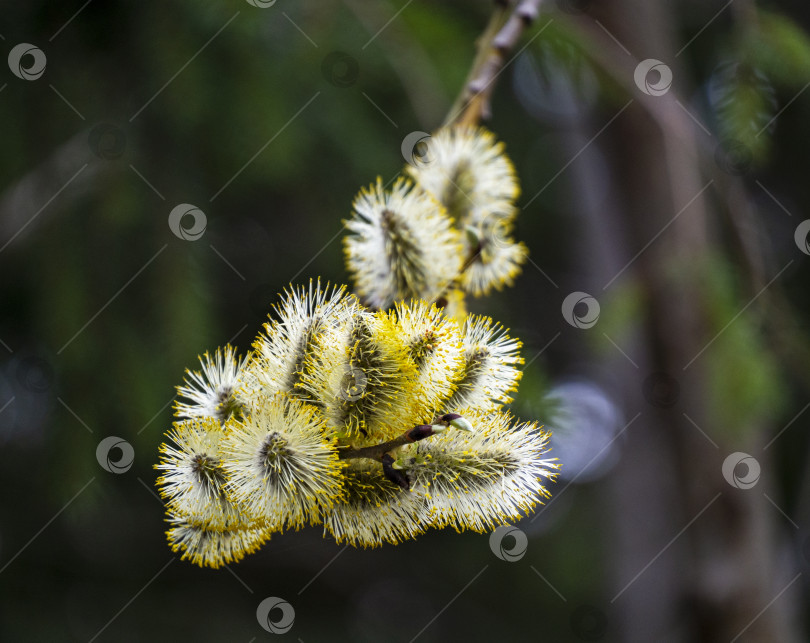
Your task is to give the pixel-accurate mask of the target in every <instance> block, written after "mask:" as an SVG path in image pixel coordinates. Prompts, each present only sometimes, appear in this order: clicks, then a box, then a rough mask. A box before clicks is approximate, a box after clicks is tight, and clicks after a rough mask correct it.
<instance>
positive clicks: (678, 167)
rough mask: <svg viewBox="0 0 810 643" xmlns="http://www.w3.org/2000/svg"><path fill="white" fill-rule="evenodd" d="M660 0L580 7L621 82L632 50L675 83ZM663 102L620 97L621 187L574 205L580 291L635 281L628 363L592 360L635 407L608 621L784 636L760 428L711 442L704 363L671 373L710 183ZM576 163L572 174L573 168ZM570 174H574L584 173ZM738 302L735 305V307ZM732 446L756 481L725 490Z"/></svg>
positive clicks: (781, 577)
mask: <svg viewBox="0 0 810 643" xmlns="http://www.w3.org/2000/svg"><path fill="white" fill-rule="evenodd" d="M718 8H719V7H718ZM673 9H674V8H673V7H672V6H671V5H670V4H669V3H666V2H664V1H663V0H654V1H653V0H612V1H611V2H606V3H594V4H593V5H592V11H591V12H590V13H591V15H592V17H593V18H596V19H598V20H599V21H600V22H601V23H602V25H604V27H605V28H606V29H607V30H609V31H610V32H611V33H612V34H613V35H614V36H615V37H616V38H617V39H618V40H619V41H620V42H621V43H622V45H623V46H624V47H626V48H627V49H628V50H629V51H630V52H631V54H632V56H633V57H634V59H633V60H632V62H631V58H630V57H628V59H627V64H628V68H627V73H629V74H630V76H629V77H630V78H632V71H633V66H634V65H635V64H636V62H637V61H640V60H644V59H646V58H657V59H659V60H662V61H664V62H666V63H667V64H668V65H669V66H670V67H671V68H672V71H673V74H674V76H675V83H674V85H673V87H678V88H679V89H683V88H684V87H687V86H688V83H685V82H684V80H683V79H684V76H685V74H684V73H683V72H682V70H681V69H680V68H679V67H678V66H677V62H678V59H677V58H676V55H675V52H676V51H677V50H678V49H679V48H680V45H675V44H674V43H673V36H674V34H673V31H674V28H675V25H676V24H677V23H676V19H675V16H674V15H673V14H672V12H673ZM653 80H654V79H653ZM674 100H675V99H674V97H673V96H664V97H654V96H646V95H644V94H642V93H641V92H640V91H638V92H635V93H634V103H633V104H632V105H631V106H630V107H629V108H628V109H627V111H626V112H625V113H624V114H622V116H621V117H620V118H619V119H618V120H617V121H616V122H615V123H614V124H613V125H612V126H611V129H610V130H608V132H607V133H606V134H605V135H604V137H603V140H601V141H600V143H602V144H603V145H605V148H606V152H607V154H608V158H609V161H610V166H611V169H612V172H613V177H614V180H615V184H616V189H617V190H618V192H619V194H617V195H615V196H616V204H614V206H613V207H611V206H610V204H607V205H606V204H600V206H599V207H593V204H591V207H586V208H585V211H586V212H590V214H589V215H586V216H588V217H589V219H590V220H589V221H588V231H587V232H586V234H585V236H586V237H587V238H586V239H585V240H584V241H583V243H584V244H585V248H584V249H585V250H586V252H587V254H586V257H588V259H587V260H586V261H587V263H588V267H589V269H590V271H591V275H590V278H591V280H592V282H593V284H594V290H595V291H596V292H594V293H593V294H594V295H595V296H597V297H600V296H601V298H602V301H603V302H605V301H608V300H609V299H610V297H611V296H612V295H614V294H615V292H616V290H617V289H619V288H621V287H622V285H626V284H627V283H628V282H629V280H634V281H635V283H636V284H637V285H638V286H639V288H640V292H639V293H638V295H637V296H638V298H639V299H640V300H641V301H642V302H643V303H642V307H641V310H640V315H639V319H638V326H637V327H635V328H634V329H628V334H627V336H625V337H624V338H623V339H624V342H625V343H624V344H623V346H624V347H625V349H626V350H627V351H629V353H630V355H632V356H633V358H634V360H635V361H636V363H637V364H638V368H635V367H634V366H632V365H631V364H630V363H629V362H628V361H627V360H626V359H625V358H624V357H622V356H621V355H619V354H618V352H617V353H616V354H615V359H612V358H611V360H610V362H609V363H608V364H606V366H607V367H608V369H609V370H610V372H611V375H612V376H613V380H612V381H614V382H616V381H620V382H621V384H620V386H621V387H622V391H621V395H622V396H623V402H624V404H625V409H626V411H627V419H628V420H630V419H631V418H632V417H633V416H634V415H635V414H636V412H637V411H641V416H640V417H639V418H638V420H637V421H635V422H633V424H632V425H631V426H630V427H629V428H628V429H627V430H626V434H625V436H624V437H626V438H627V439H626V442H625V443H624V447H623V449H624V451H623V459H622V463H621V464H620V466H619V467H618V468H617V470H616V472H615V473H614V475H613V476H612V489H611V493H612V495H613V498H612V503H611V505H612V507H613V509H614V515H613V517H614V521H615V535H616V538H615V541H616V547H617V549H616V550H615V551H614V552H613V557H614V560H616V561H617V562H616V568H615V569H614V570H613V573H614V588H613V591H609V594H610V597H611V598H612V599H613V600H612V601H611V603H610V605H609V606H608V620H609V621H612V622H613V623H614V625H615V626H616V628H617V631H618V634H619V635H620V636H619V638H620V639H621V640H623V641H629V642H631V643H632V642H636V641H637V642H639V643H642V642H643V643H649V641H684V640H689V641H706V642H709V641H712V642H714V641H731V640H733V639H735V637H737V636H738V635H740V634H741V633H742V632H743V631H744V632H745V633H744V634H743V636H741V637H740V639H738V640H743V641H763V642H764V641H768V642H771V641H793V640H798V636H797V635H796V633H795V632H796V630H795V629H794V618H793V617H794V614H793V613H792V609H791V607H792V602H791V600H790V599H791V597H792V595H791V592H786V593H785V595H784V596H781V597H780V598H779V600H774V599H775V597H776V596H777V595H778V594H779V593H780V592H781V591H782V590H783V589H784V588H785V587H786V586H787V585H788V583H789V582H790V579H791V577H792V576H793V574H791V573H790V572H786V571H784V570H780V569H778V567H779V566H778V565H777V561H776V558H777V556H776V552H777V547H776V543H777V535H776V534H775V533H773V528H772V527H771V525H773V524H774V520H772V518H773V516H771V515H769V514H770V513H771V512H774V511H776V509H775V508H773V507H771V506H770V505H769V504H768V502H767V499H766V498H765V497H764V494H763V492H765V493H768V495H770V496H771V497H773V491H771V490H770V489H768V486H767V485H768V483H769V476H768V473H769V470H772V467H771V464H770V462H769V461H767V460H766V458H765V455H766V454H767V453H768V452H767V451H762V445H763V443H764V442H765V440H763V439H762V436H766V435H768V433H769V432H770V430H771V429H772V428H773V427H771V426H768V425H763V424H762V422H763V420H762V418H752V420H751V422H752V424H753V423H756V424H755V425H752V426H747V427H737V428H736V429H735V431H734V434H735V435H737V436H741V437H739V438H735V440H734V443H733V444H730V443H724V442H723V440H724V438H723V435H724V433H723V431H720V430H718V429H720V428H721V427H711V426H709V422H710V420H709V419H708V414H707V412H706V411H707V405H709V404H711V403H712V401H711V400H710V399H708V397H707V391H708V390H709V389H708V387H707V373H706V371H705V370H703V368H702V365H703V364H705V363H706V362H705V360H704V361H701V360H697V361H695V363H694V364H692V365H690V367H689V368H688V370H684V365H685V364H686V363H687V362H688V361H689V360H690V359H691V358H692V357H693V356H695V355H697V354H698V353H699V352H700V351H702V350H703V349H704V348H705V347H706V345H707V344H708V343H709V342H710V340H712V337H713V336H714V334H715V331H714V330H713V329H712V326H711V325H710V324H709V323H708V322H707V319H706V311H705V309H704V306H703V305H702V302H701V292H702V289H701V288H700V285H701V284H700V278H701V276H700V275H698V274H697V273H696V272H694V271H691V270H688V268H694V267H695V266H698V265H700V263H701V262H703V261H705V260H706V259H707V258H708V257H709V256H710V255H711V254H712V253H715V252H719V251H721V250H720V248H719V247H718V246H717V242H716V240H714V234H715V233H716V230H715V229H714V227H715V226H714V221H715V219H714V215H713V214H712V213H711V205H710V199H711V198H712V197H715V196H716V195H717V193H716V191H715V190H714V186H712V187H709V189H707V190H706V191H705V192H702V193H701V190H702V189H703V188H704V187H705V186H706V184H707V183H708V178H707V177H705V176H701V173H700V170H699V154H698V150H697V142H696V140H695V138H694V136H693V135H691V134H690V133H689V132H690V131H692V130H691V128H692V126H691V124H689V123H688V122H686V123H684V119H685V118H686V117H685V115H684V114H683V112H682V111H680V108H679V107H678V106H677V105H675V103H674ZM644 101H661V102H660V103H659V104H657V105H656V111H660V110H662V109H663V110H664V111H665V112H667V121H668V122H670V121H671V122H672V123H673V124H674V127H672V128H670V127H666V128H662V127H661V126H660V122H656V121H654V120H653V119H652V118H651V117H650V112H649V111H648V110H646V109H645V108H644V105H643V103H644ZM661 105H667V107H661ZM674 131H677V132H678V134H677V135H675V134H674V133H673V132H674ZM580 147H581V145H580ZM586 158H587V157H583V162H582V166H581V167H580V168H579V169H578V170H577V171H579V172H580V173H582V172H583V171H584V172H587V167H586V163H585V159H586ZM591 178H593V177H591ZM577 180H578V182H579V184H581V185H588V182H587V180H588V179H587V177H586V176H582V174H581V175H580V177H577ZM698 195H699V196H698ZM690 202H691V205H689V206H688V208H687V209H685V210H684V211H683V213H682V214H680V215H679V216H677V217H675V215H676V214H677V213H678V212H679V211H681V209H682V208H684V207H685V206H686V205H687V204H689V203H690ZM583 205H587V204H583ZM673 217H675V218H674V220H673ZM665 227H666V230H664V228H665ZM662 230H664V231H663V232H662ZM659 234H660V235H661V236H660V237H659V238H657V239H656V240H655V241H654V242H652V243H650V245H649V247H648V248H646V249H645V250H644V251H643V252H642V253H641V254H640V255H639V257H638V259H637V260H636V261H634V262H633V263H632V265H631V266H630V268H629V269H628V271H627V272H626V273H624V274H623V276H622V277H621V278H620V279H618V280H617V281H616V282H615V283H614V284H613V285H612V286H610V287H609V288H607V289H606V290H604V291H603V286H604V285H605V282H607V281H608V279H609V278H610V277H611V276H613V275H615V274H616V273H617V272H618V271H619V269H621V267H622V266H624V265H625V264H626V263H627V262H629V261H630V260H631V259H632V258H633V257H634V256H635V255H636V253H637V252H639V251H640V250H641V249H642V248H644V247H645V245H646V244H648V242H650V240H652V239H653V238H654V237H656V235H659ZM594 250H599V251H598V252H594ZM673 267H674V268H675V270H673ZM683 268H686V269H683ZM746 303H747V302H746V301H740V302H739V306H738V310H740V309H742V308H743V307H744V306H745V305H746ZM597 328H598V326H597ZM634 351H635V352H634ZM656 373H659V374H666V375H667V376H669V378H672V379H669V380H660V381H659V384H661V385H664V386H668V387H669V388H670V390H669V391H668V392H669V393H671V394H672V395H673V396H676V397H677V396H678V393H677V391H678V390H679V392H680V394H679V399H678V401H677V403H675V404H674V405H671V406H668V405H667V404H659V405H655V404H651V403H650V400H649V395H647V396H646V398H647V399H645V396H644V394H643V390H644V385H645V380H647V381H648V382H650V380H648V379H647V378H649V377H650V376H654V374H656ZM667 381H668V382H669V383H670V384H667ZM673 382H674V383H673ZM684 413H686V414H687V415H688V416H689V418H691V419H692V420H693V421H694V422H695V424H697V426H698V427H701V429H704V430H705V431H706V433H708V434H709V436H714V441H715V442H716V443H717V444H713V443H712V441H711V440H710V439H709V438H707V437H706V436H705V435H702V434H701V431H700V430H699V429H698V428H696V427H695V426H694V425H693V424H692V423H690V422H689V420H687V418H686V417H685V416H684ZM726 435H727V434H726ZM735 451H744V452H747V453H751V454H756V457H757V459H758V460H759V462H760V464H761V466H762V470H763V474H764V475H763V479H762V480H760V483H759V486H757V487H755V488H753V489H748V490H743V489H735V488H733V487H732V486H731V485H729V484H728V483H727V482H726V481H725V480H724V478H723V475H722V472H721V467H722V463H723V460H724V458H725V457H726V456H727V455H729V454H730V453H732V452H735ZM794 573H795V572H794ZM794 589H795V588H794ZM757 615H759V616H757ZM755 617H756V618H755Z"/></svg>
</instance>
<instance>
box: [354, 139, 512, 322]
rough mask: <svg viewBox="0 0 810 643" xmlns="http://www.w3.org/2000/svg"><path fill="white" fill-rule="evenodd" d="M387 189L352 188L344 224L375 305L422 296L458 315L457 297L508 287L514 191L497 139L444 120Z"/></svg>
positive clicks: (367, 297)
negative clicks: (351, 201)
mask: <svg viewBox="0 0 810 643" xmlns="http://www.w3.org/2000/svg"><path fill="white" fill-rule="evenodd" d="M405 172H406V174H407V175H408V176H409V177H410V178H399V179H397V180H396V181H395V183H394V185H393V186H392V188H391V189H390V190H386V189H384V187H383V185H382V181H381V180H380V179H377V183H376V184H374V185H372V186H370V187H369V188H367V189H365V190H362V191H361V192H360V194H359V195H358V196H357V198H356V199H355V202H354V212H353V217H352V218H351V219H350V220H349V221H347V222H346V227H347V228H348V230H349V231H350V232H351V233H352V234H350V235H349V236H347V237H346V238H345V240H344V248H345V251H346V262H347V266H348V268H349V271H350V273H351V275H352V278H353V280H354V283H355V288H356V291H357V294H358V295H359V296H360V297H361V298H362V299H363V301H364V302H365V303H368V304H369V305H370V306H372V307H375V308H389V307H391V306H392V305H393V304H394V303H395V302H397V301H408V300H410V299H423V300H425V301H439V302H441V303H443V304H444V307H445V308H446V314H448V315H449V316H452V317H456V318H461V317H463V315H464V313H465V309H464V304H463V300H464V295H465V294H471V295H474V296H479V295H485V294H487V293H488V292H489V291H490V290H492V289H493V288H495V289H498V290H499V289H501V288H502V287H503V286H504V285H512V282H513V280H514V278H515V276H516V275H517V274H518V273H519V272H520V267H521V265H522V264H523V262H524V261H525V260H526V258H527V257H528V250H527V248H526V246H525V245H523V244H522V243H516V242H515V241H514V240H513V239H512V236H511V235H512V230H513V227H514V220H515V217H516V216H517V212H518V211H517V208H516V207H515V199H517V197H518V195H519V193H520V188H519V186H518V181H517V177H516V175H515V171H514V168H513V166H512V163H511V161H510V160H509V158H508V157H507V156H506V154H505V153H504V149H503V144H502V143H499V142H497V141H496V140H495V137H494V136H493V135H492V134H491V133H490V132H487V131H486V130H484V129H481V128H477V129H476V128H469V127H453V128H444V129H442V130H439V131H438V132H437V133H436V134H435V135H433V136H431V137H429V138H427V139H426V140H423V141H421V142H420V143H419V144H418V145H417V149H416V150H414V152H413V154H412V159H410V161H409V163H408V165H407V166H406V168H405Z"/></svg>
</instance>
